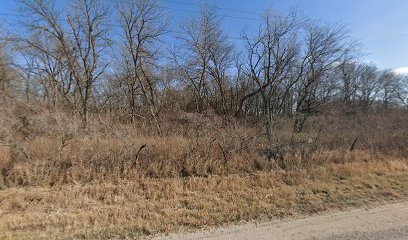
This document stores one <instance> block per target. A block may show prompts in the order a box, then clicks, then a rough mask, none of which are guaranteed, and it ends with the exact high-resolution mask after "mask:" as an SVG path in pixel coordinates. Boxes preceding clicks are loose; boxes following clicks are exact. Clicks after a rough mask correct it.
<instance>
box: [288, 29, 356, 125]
mask: <svg viewBox="0 0 408 240" xmlns="http://www.w3.org/2000/svg"><path fill="white" fill-rule="evenodd" d="M304 43H305V47H304V54H303V56H302V57H301V59H300V64H299V66H298V69H299V70H298V77H297V78H298V80H299V81H296V82H298V84H297V96H296V99H297V101H296V105H295V114H296V117H295V124H294V132H301V131H302V130H303V126H304V123H305V121H306V119H307V118H308V116H310V114H312V111H313V110H314V109H316V107H317V105H318V104H319V102H321V101H319V99H318V97H317V93H319V90H320V89H319V87H320V85H321V84H322V83H323V80H325V79H326V80H327V79H329V78H325V77H326V76H327V74H329V73H330V72H332V71H334V69H335V66H336V64H338V63H339V62H340V61H341V59H343V57H344V56H345V55H346V54H347V53H349V52H350V51H351V47H352V43H351V42H350V41H349V36H348V32H347V31H346V30H345V29H344V28H343V27H338V26H333V25H320V24H317V23H307V24H306V27H305V41H304ZM320 100H322V99H320ZM323 100H325V99H323Z"/></svg>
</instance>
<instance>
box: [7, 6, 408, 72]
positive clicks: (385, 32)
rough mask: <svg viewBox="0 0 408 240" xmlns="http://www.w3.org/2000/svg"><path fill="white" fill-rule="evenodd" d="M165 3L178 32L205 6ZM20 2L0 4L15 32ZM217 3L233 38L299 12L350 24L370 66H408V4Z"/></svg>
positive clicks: (328, 20) (8, 25) (320, 19)
mask: <svg viewBox="0 0 408 240" xmlns="http://www.w3.org/2000/svg"><path fill="white" fill-rule="evenodd" d="M64 1H68V0H64ZM161 1H162V4H163V5H164V6H165V7H166V8H167V9H168V10H169V11H170V14H171V15H172V16H173V18H172V19H173V20H172V28H173V29H177V27H178V26H179V24H180V21H181V19H182V18H183V17H184V16H186V15H191V14H194V13H195V12H196V11H197V9H198V7H197V5H198V4H199V2H200V0H161ZM60 2H62V1H61V0H60ZM16 3H17V1H16V0H0V23H1V22H4V23H5V24H4V25H6V26H7V27H8V28H12V27H13V25H11V24H7V23H9V22H10V20H11V19H12V18H13V16H5V15H1V14H15V8H16V6H17V4H16ZM216 4H217V6H218V7H219V14H220V15H223V16H225V17H224V26H225V29H226V31H227V32H228V34H229V35H230V36H231V37H239V35H240V33H241V30H242V28H243V27H247V28H249V29H256V27H257V25H258V23H259V22H258V20H259V16H260V15H261V14H262V13H263V12H264V11H265V9H266V8H268V7H269V6H271V7H272V9H275V10H278V11H281V12H286V11H288V10H289V9H290V8H292V7H297V8H298V9H299V10H300V11H301V12H302V13H303V14H304V15H306V16H308V17H311V18H313V19H317V20H319V21H324V22H339V23H342V24H346V25H348V27H349V29H350V30H351V34H352V36H353V37H354V38H357V39H359V40H361V42H362V43H363V44H364V52H365V56H364V58H365V61H369V62H374V63H376V64H377V65H378V66H379V67H381V68H393V69H394V68H402V67H408V0H387V1H386V0H336V1H334V0H272V1H271V0H222V1H221V0H218V1H216ZM14 18H15V17H14ZM7 19H8V20H7ZM14 26H15V25H14ZM233 41H239V40H237V39H235V38H233ZM236 45H237V46H239V43H236Z"/></svg>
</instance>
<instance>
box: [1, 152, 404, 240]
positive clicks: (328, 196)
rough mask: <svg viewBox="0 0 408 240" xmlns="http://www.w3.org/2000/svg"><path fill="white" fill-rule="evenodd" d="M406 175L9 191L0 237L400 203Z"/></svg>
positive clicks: (138, 230)
mask: <svg viewBox="0 0 408 240" xmlns="http://www.w3.org/2000/svg"><path fill="white" fill-rule="evenodd" d="M407 170H408V163H407V161H406V160H394V161H386V162H374V163H347V164H344V165H330V166H327V167H320V168H316V169H314V170H311V171H297V172H283V171H281V172H258V173H256V174H248V175H239V176H238V175H230V176H213V177H208V178H205V177H192V178H186V179H182V178H173V179H139V180H136V181H122V182H119V183H117V184H112V183H100V184H87V185H64V186H61V187H52V188H49V187H24V188H21V187H20V188H14V187H13V188H8V189H5V190H2V191H1V194H0V196H1V197H0V211H1V215H0V216H1V221H0V232H1V234H0V238H6V239H7V238H8V239H61V238H69V239H71V238H75V239H96V238H97V239H111V238H116V239H126V238H139V237H143V236H144V237H146V236H149V235H152V234H156V233H167V232H171V231H175V230H179V229H184V228H197V227H204V226H218V225H222V224H225V223H231V222H240V221H250V220H267V219H271V218H280V217H288V216H290V217H292V216H298V215H302V214H310V213H317V212H321V211H326V210H330V209H344V208H347V207H351V206H361V205H367V204H370V203H372V202H377V203H378V202H382V201H391V200H397V199H402V198H405V197H408V174H407Z"/></svg>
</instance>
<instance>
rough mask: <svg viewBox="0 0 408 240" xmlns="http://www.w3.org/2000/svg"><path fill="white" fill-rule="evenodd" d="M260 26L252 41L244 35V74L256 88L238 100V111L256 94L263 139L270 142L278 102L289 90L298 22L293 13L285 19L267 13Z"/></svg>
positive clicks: (296, 47) (296, 42)
mask: <svg viewBox="0 0 408 240" xmlns="http://www.w3.org/2000/svg"><path fill="white" fill-rule="evenodd" d="M263 20H264V25H262V26H261V27H260V28H259V32H258V34H257V35H256V37H255V38H254V39H251V37H249V36H248V35H246V34H244V36H243V37H244V39H245V42H246V48H247V64H246V69H245V72H246V74H247V76H248V77H249V79H250V80H251V81H253V82H254V85H256V88H255V89H254V90H253V91H251V92H249V93H247V94H246V95H245V96H243V97H242V99H241V100H240V107H239V111H241V110H242V106H243V104H244V102H245V101H247V100H248V99H250V98H252V97H256V96H257V95H258V94H259V95H260V96H261V100H262V107H263V109H262V114H263V116H265V126H266V135H267V138H268V141H269V142H270V143H271V142H272V121H273V116H274V112H276V110H277V106H278V105H279V104H280V103H279V102H278V100H279V99H280V98H281V97H282V95H283V94H285V93H286V91H284V89H283V87H284V88H285V89H289V88H290V87H291V85H293V84H292V83H291V82H288V81H287V80H288V79H289V75H290V73H291V71H292V67H293V66H294V62H295V60H296V56H297V54H298V41H297V30H298V27H299V26H298V24H299V18H298V16H297V15H296V13H295V12H292V13H290V14H289V15H287V16H281V15H274V14H273V13H272V12H271V11H268V12H267V13H266V16H265V17H264V19H263Z"/></svg>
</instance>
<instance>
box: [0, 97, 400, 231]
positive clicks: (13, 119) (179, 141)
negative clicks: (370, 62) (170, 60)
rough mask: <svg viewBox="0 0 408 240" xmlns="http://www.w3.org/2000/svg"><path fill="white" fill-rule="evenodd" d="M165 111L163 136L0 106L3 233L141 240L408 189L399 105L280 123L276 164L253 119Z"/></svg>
mask: <svg viewBox="0 0 408 240" xmlns="http://www.w3.org/2000/svg"><path fill="white" fill-rule="evenodd" d="M166 114H167V115H165V117H164V118H163V119H165V121H164V122H163V126H164V130H165V133H166V134H165V136H164V137H158V136H156V135H155V134H154V133H153V132H154V131H153V130H152V129H150V127H149V125H145V123H143V122H140V123H138V124H135V125H129V124H125V123H120V122H112V121H111V120H109V119H107V118H106V117H101V116H99V117H97V116H94V119H93V120H92V121H91V123H90V126H89V128H88V129H87V130H86V131H78V128H79V126H80V121H79V120H78V119H75V118H74V117H71V116H69V114H68V113H65V112H62V111H56V110H53V109H48V108H47V107H44V106H41V105H32V106H28V105H25V104H21V105H20V104H14V105H9V106H3V107H1V108H0V125H1V128H0V189H1V190H0V238H6V239H7V238H11V239H15V238H16V239H30V238H32V239H38V238H44V239H50V238H89V239H93V238H102V239H109V238H132V237H136V238H137V237H140V236H147V235H151V234H155V233H166V232H169V231H174V230H177V229H180V228H183V227H187V228H189V227H193V228H196V227H203V226H215V225H221V224H225V223H229V222H237V221H249V220H252V219H258V220H262V219H270V218H275V217H283V216H296V215H298V214H308V213H314V212H320V211H324V210H328V209H342V208H345V207H349V206H356V205H362V204H367V203H368V202H378V201H384V200H394V199H399V198H404V197H406V196H407V194H408V173H407V170H408V158H407V156H408V138H407V137H406V136H408V126H407V125H406V119H408V113H407V112H406V111H405V112H404V111H389V112H386V113H377V114H369V115H363V114H357V115H353V116H349V117H347V116H342V115H337V114H331V115H328V116H326V117H314V118H311V119H310V121H309V122H308V125H307V126H306V130H305V132H304V133H302V134H297V135H295V136H293V135H292V134H291V126H292V125H291V121H290V120H288V119H280V120H278V121H277V122H276V125H275V129H276V131H275V132H274V134H275V139H276V141H275V144H274V146H273V147H272V149H273V150H279V154H275V160H271V161H269V160H268V159H267V157H266V155H267V154H266V153H267V151H266V150H267V149H268V146H267V144H266V141H265V138H264V137H263V129H262V126H261V125H260V124H259V123H256V121H255V122H252V121H251V120H246V121H244V120H238V119H234V118H221V117H218V116H216V115H214V114H210V113H209V114H207V115H205V116H199V115H195V114H189V113H172V114H170V113H166ZM356 137H357V139H358V140H357V144H356V147H355V149H354V150H353V151H350V150H349V149H350V145H351V144H352V142H353V141H354V139H355V138H356ZM143 145H146V147H145V148H143V149H141V146H143Z"/></svg>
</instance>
